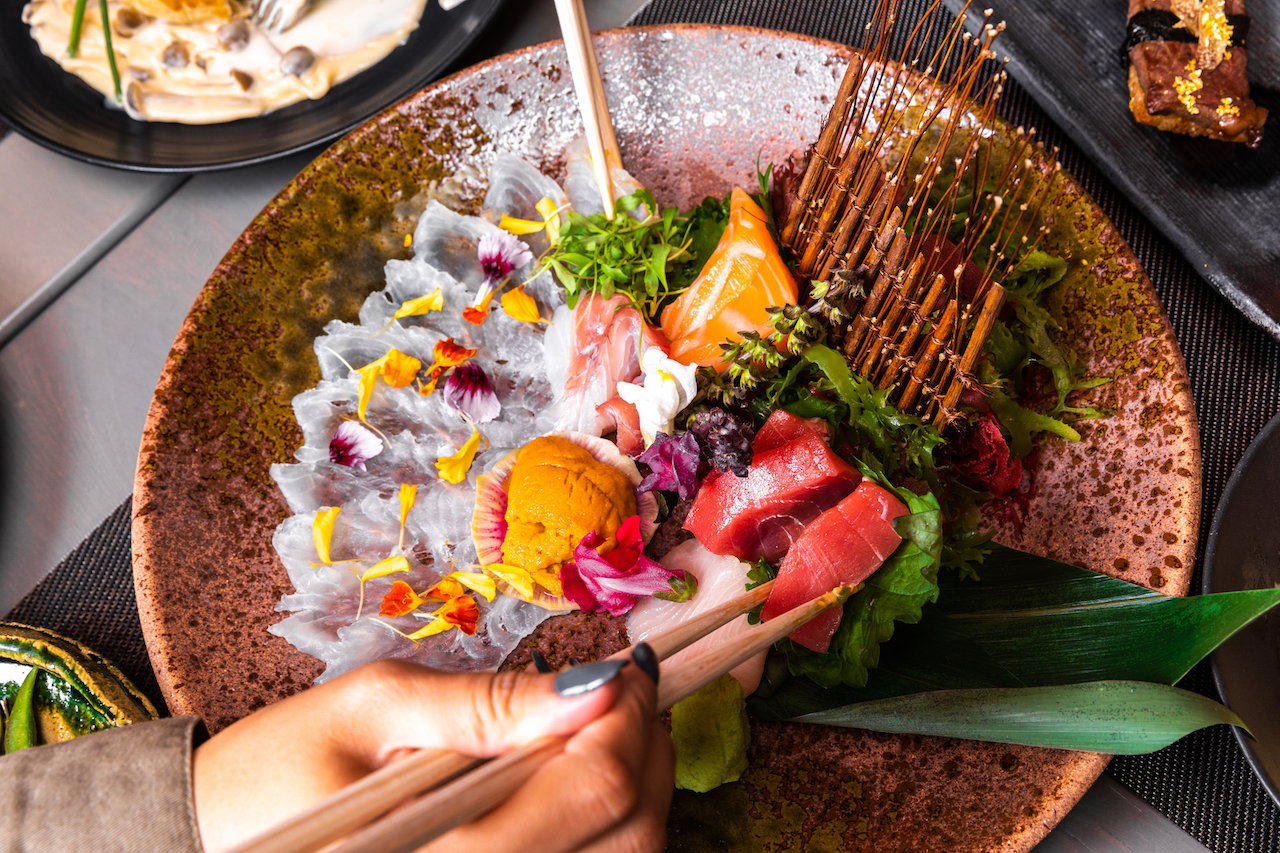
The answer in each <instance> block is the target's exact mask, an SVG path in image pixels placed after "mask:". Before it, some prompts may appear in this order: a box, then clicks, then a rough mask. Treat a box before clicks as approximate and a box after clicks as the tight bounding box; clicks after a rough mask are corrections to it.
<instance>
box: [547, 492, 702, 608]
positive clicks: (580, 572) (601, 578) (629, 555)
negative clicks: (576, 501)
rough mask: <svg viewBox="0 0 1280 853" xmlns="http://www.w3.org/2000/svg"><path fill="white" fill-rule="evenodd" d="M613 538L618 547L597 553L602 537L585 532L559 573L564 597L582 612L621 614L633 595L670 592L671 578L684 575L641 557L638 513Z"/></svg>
mask: <svg viewBox="0 0 1280 853" xmlns="http://www.w3.org/2000/svg"><path fill="white" fill-rule="evenodd" d="M617 537H618V547H617V548H614V549H613V550H611V551H606V552H605V553H604V554H601V553H600V552H599V551H598V550H597V548H598V547H599V546H600V545H601V544H602V543H603V540H602V539H601V537H600V536H598V535H597V534H596V533H595V531H592V532H591V533H588V534H587V535H586V536H584V537H583V538H582V541H581V542H580V543H579V544H578V546H577V547H576V548H574V550H573V561H572V562H569V563H566V564H565V565H564V568H563V569H562V571H561V573H560V580H561V582H562V583H563V585H564V594H565V596H566V597H567V598H569V599H570V600H571V601H573V602H574V603H575V604H577V605H578V606H579V607H580V608H582V610H584V611H587V612H608V613H611V614H612V615H614V616H621V615H622V614H624V613H626V612H627V611H628V610H630V609H631V608H632V607H633V606H634V605H635V603H636V599H637V598H640V597H641V596H647V595H653V594H654V593H655V592H664V591H670V590H671V578H673V577H678V578H683V577H684V572H682V571H679V570H675V571H672V570H669V569H666V568H664V567H663V566H662V564H660V563H657V562H654V561H653V560H650V559H649V558H648V557H646V556H644V552H643V550H641V549H642V548H643V543H642V542H641V540H640V519H639V517H638V516H632V517H631V518H628V519H627V520H626V521H624V522H623V523H622V526H621V527H619V528H618V534H617Z"/></svg>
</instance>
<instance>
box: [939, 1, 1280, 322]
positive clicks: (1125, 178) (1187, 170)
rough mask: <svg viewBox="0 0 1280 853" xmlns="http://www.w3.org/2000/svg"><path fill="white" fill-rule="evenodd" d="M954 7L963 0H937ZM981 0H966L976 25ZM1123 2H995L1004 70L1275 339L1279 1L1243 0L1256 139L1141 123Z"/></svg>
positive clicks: (1279, 251) (1279, 291)
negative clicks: (1257, 117)
mask: <svg viewBox="0 0 1280 853" xmlns="http://www.w3.org/2000/svg"><path fill="white" fill-rule="evenodd" d="M946 5H947V8H949V9H951V10H952V11H956V10H958V9H959V8H960V6H961V5H963V0H947V4H946ZM983 8H984V7H983V5H982V4H973V5H970V6H969V22H970V25H971V26H972V25H975V24H976V21H977V19H978V18H979V17H980V14H981V9H983ZM1126 8H1127V7H1126V4H1124V3H1120V2H1116V0H1074V2H1071V3H1013V2H1007V3H1002V4H999V5H996V7H995V14H996V17H997V18H1001V17H1004V18H1005V19H1006V23H1007V24H1008V29H1007V30H1006V31H1005V33H1004V34H1003V35H1002V36H1001V37H1000V40H999V41H998V42H997V43H996V47H997V50H998V51H999V52H1000V54H1001V55H1002V56H1005V55H1007V56H1008V57H1009V58H1010V66H1009V70H1010V72H1011V73H1012V74H1013V76H1014V77H1015V78H1016V79H1017V81H1018V83H1019V84H1021V85H1022V86H1023V87H1024V88H1026V89H1027V91H1028V92H1030V93H1031V95H1032V96H1033V97H1034V98H1035V99H1036V101H1037V102H1038V103H1039V104H1040V106H1041V107H1043V108H1044V110H1045V112H1047V113H1048V114H1049V117H1050V118H1052V119H1053V120H1054V121H1055V122H1056V123H1057V124H1058V126H1059V127H1061V128H1062V129H1063V130H1064V131H1066V132H1067V134H1068V135H1070V137H1071V139H1072V141H1074V142H1075V143H1076V145H1078V146H1080V148H1081V150H1083V151H1084V152H1085V154H1087V155H1088V157H1089V160H1090V161H1091V162H1092V163H1094V164H1096V165H1097V166H1098V167H1099V168H1100V169H1101V170H1102V171H1103V172H1104V173H1105V174H1106V176H1107V177H1108V178H1109V179H1110V180H1111V182H1112V183H1113V184H1115V185H1116V186H1117V187H1119V188H1120V190H1121V191H1122V192H1123V193H1124V194H1125V195H1126V196H1128V198H1129V200H1130V201H1131V202H1133V204H1134V205H1135V206H1136V207H1137V208H1138V209H1139V210H1140V211H1142V214H1143V215H1144V216H1146V217H1147V219H1149V220H1150V221H1151V222H1152V224H1154V225H1155V226H1156V228H1158V229H1159V230H1160V231H1161V232H1163V234H1164V235H1165V237H1167V238H1168V239H1169V241H1170V242H1171V243H1173V245H1174V247H1175V248H1177V250H1178V251H1179V252H1181V253H1182V254H1183V256H1184V257H1186V259H1187V261H1188V262H1189V263H1190V264H1191V266H1192V267H1193V268H1194V269H1195V270H1196V272H1198V273H1199V274H1200V275H1202V276H1203V277H1204V279H1205V281H1207V282H1209V284H1210V285H1212V286H1213V287H1214V288H1215V289H1217V290H1218V292H1219V293H1221V294H1222V295H1223V296H1224V297H1226V299H1227V301H1229V302H1230V303H1231V304H1232V305H1234V306H1235V307H1236V309H1238V310H1239V311H1240V312H1241V313H1243V314H1244V315H1245V316H1246V317H1248V318H1249V319H1250V320H1251V321H1253V322H1254V323H1257V324H1258V325H1259V326H1261V327H1262V328H1264V329H1266V330H1267V332H1269V333H1270V334H1271V335H1272V337H1275V338H1277V339H1280V288H1277V287H1276V286H1275V285H1276V268H1277V265H1278V264H1280V4H1277V3H1274V2H1269V0H1251V2H1249V3H1248V4H1247V8H1248V11H1249V14H1250V16H1251V17H1252V24H1251V26H1250V27H1249V34H1248V45H1249V78H1250V80H1251V82H1252V87H1251V94H1252V97H1253V99H1254V100H1255V101H1256V102H1257V103H1258V104H1260V105H1262V106H1264V107H1267V108H1268V109H1270V110H1271V117H1270V118H1269V119H1268V120H1267V125H1266V128H1265V135H1264V137H1263V142H1262V145H1261V146H1260V147H1259V148H1257V149H1250V148H1247V147H1245V146H1244V145H1233V144H1230V143H1225V142H1214V141H1212V140H1206V139H1193V138H1191V137H1188V136H1180V135H1178V134H1176V133H1162V132H1161V131H1158V130H1156V129H1155V128H1152V127H1146V126H1144V125H1140V124H1138V123H1137V122H1135V121H1134V120H1133V116H1132V115H1131V114H1130V112H1129V87H1128V78H1127V74H1128V61H1127V59H1124V60H1122V59H1121V51H1120V45H1121V43H1122V42H1123V41H1124V38H1125V24H1126V21H1127V13H1126Z"/></svg>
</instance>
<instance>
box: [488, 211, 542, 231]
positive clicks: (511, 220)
mask: <svg viewBox="0 0 1280 853" xmlns="http://www.w3.org/2000/svg"><path fill="white" fill-rule="evenodd" d="M498 227H499V228H501V229H502V230H503V231H510V232H511V233H512V234H532V233H534V232H535V231H541V230H542V229H543V228H546V227H547V223H545V222H534V221H533V220H532V219H517V218H516V217H514V216H507V214H505V213H504V214H502V218H501V219H499V220H498Z"/></svg>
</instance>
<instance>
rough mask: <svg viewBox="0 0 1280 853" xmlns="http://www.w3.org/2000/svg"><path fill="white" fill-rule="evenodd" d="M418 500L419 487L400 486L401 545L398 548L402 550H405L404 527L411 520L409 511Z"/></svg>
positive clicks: (409, 484)
mask: <svg viewBox="0 0 1280 853" xmlns="http://www.w3.org/2000/svg"><path fill="white" fill-rule="evenodd" d="M417 499H418V487H417V486H416V485H414V484H412V483H401V484H400V543H399V545H398V546H397V547H398V548H399V549H400V550H402V551H403V550H404V525H405V522H406V521H408V520H409V510H411V509H413V503H414V501H416V500H417Z"/></svg>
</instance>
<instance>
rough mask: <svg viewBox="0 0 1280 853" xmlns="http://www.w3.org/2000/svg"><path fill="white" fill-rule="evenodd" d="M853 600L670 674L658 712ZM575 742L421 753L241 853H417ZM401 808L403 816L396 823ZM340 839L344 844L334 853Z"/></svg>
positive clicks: (749, 604)
mask: <svg viewBox="0 0 1280 853" xmlns="http://www.w3.org/2000/svg"><path fill="white" fill-rule="evenodd" d="M772 586H773V582H772V581H770V582H769V583H767V584H764V585H762V586H758V587H756V588H755V589H752V590H749V591H747V592H746V593H744V594H743V595H740V596H738V597H737V598H734V599H732V600H730V601H727V602H725V603H723V604H721V605H719V606H717V607H715V608H712V609H711V610H708V611H707V612H706V613H704V614H702V615H701V616H699V617H697V618H695V619H692V620H690V621H689V622H686V623H685V624H683V625H679V626H677V627H675V628H672V629H671V630H669V631H664V632H662V633H661V634H658V635H655V636H653V637H649V638H647V639H646V642H647V643H648V644H649V646H650V648H652V649H653V652H654V655H655V656H656V657H657V658H658V659H659V660H664V659H666V658H669V657H671V656H672V655H674V654H675V653H676V652H678V651H680V650H681V649H684V648H686V647H688V646H690V645H692V644H693V643H694V642H696V641H697V640H699V639H701V638H703V637H705V636H707V635H708V634H711V633H712V632H714V631H715V630H716V629H718V628H720V627H722V626H724V625H726V624H728V623H729V622H731V621H733V619H734V618H736V617H737V616H739V615H741V614H743V613H745V612H747V611H748V610H751V609H752V608H753V607H755V606H757V605H759V604H761V603H763V602H764V600H765V599H766V598H767V597H768V595H769V590H770V589H771V588H772ZM849 592H850V590H848V589H847V588H838V589H834V590H831V591H830V592H826V593H823V594H822V595H820V596H818V597H817V598H815V599H813V600H812V601H809V602H807V603H805V604H802V605H800V606H799V607H796V608H795V609H793V610H791V611H789V612H787V613H785V614H783V615H782V616H779V617H777V618H775V619H771V620H769V621H768V622H761V623H759V624H757V625H754V626H752V627H751V628H750V629H748V630H747V631H746V632H744V633H743V634H742V635H740V637H739V638H738V639H737V640H736V641H735V642H734V643H733V644H727V645H723V646H721V647H719V648H717V649H715V650H714V651H712V652H709V653H707V654H705V655H702V656H699V657H697V658H694V659H691V660H688V661H682V662H680V664H679V665H677V666H674V667H672V668H671V669H668V670H664V671H663V672H662V678H661V681H660V684H659V688H658V709H659V710H660V711H664V710H666V709H668V708H670V707H671V706H672V705H674V704H675V703H676V702H679V701H680V700H681V699H683V698H685V697H686V696H689V695H690V694H692V693H693V692H694V691H696V690H698V688H700V687H702V686H704V685H706V684H708V683H710V682H712V681H714V680H715V679H716V678H718V677H719V676H720V675H722V674H724V673H726V672H728V671H729V670H731V669H733V668H734V667H736V666H737V665H738V664H740V663H742V662H744V661H746V660H747V659H748V658H750V657H752V656H753V655H755V654H756V653H758V652H761V651H763V650H765V649H767V648H769V647H770V646H772V645H773V644H774V643H776V642H777V641H778V640H780V639H782V638H783V637H785V636H787V635H788V634H790V633H791V632H792V631H794V630H795V629H796V628H798V627H800V626H801V625H803V624H804V623H806V622H808V621H809V620H810V619H812V618H813V617H815V616H817V615H818V614H819V613H821V612H822V611H824V610H826V609H827V608H828V607H832V606H834V605H836V604H839V603H841V602H843V601H844V600H845V598H847V597H848V594H849ZM631 651H632V650H631V648H628V649H624V650H623V651H621V652H618V653H617V654H615V655H611V656H610V657H611V658H627V659H629V658H630V655H631ZM569 737H570V736H552V737H545V738H541V739H539V740H535V741H533V742H531V743H529V744H527V745H525V746H523V747H521V748H519V749H516V750H514V751H512V752H509V753H507V754H505V755H502V756H499V757H497V758H493V759H480V758H474V757H472V756H467V755H460V754H458V753H454V752H448V751H446V750H430V749H424V750H420V751H418V752H415V753H413V754H411V755H409V756H407V757H405V758H402V759H400V760H397V761H395V762H393V763H391V764H388V765H387V766H385V767H382V768H380V769H379V770H377V771H375V772H373V773H371V774H369V775H368V776H366V777H365V778H363V779H361V780H360V781H359V782H356V783H355V784H353V785H350V786H348V787H347V788H345V789H343V790H342V791H339V792H338V793H337V794H335V795H334V796H332V797H330V798H329V799H327V800H325V801H323V802H321V803H319V804H317V805H315V806H313V807H312V808H310V809H308V810H307V811H305V812H303V813H301V814H299V815H297V816H295V817H293V818H290V819H289V820H287V821H284V822H283V823H281V824H279V825H277V826H275V827H273V828H272V829H269V830H267V831H266V832H264V833H263V834H261V835H259V836H257V837H256V838H253V839H251V840H249V841H248V842H246V843H244V844H242V845H240V846H239V847H237V848H235V853H308V852H309V851H314V850H320V849H322V848H325V849H326V853H374V851H377V853H393V851H410V850H416V849H417V848H418V847H420V846H422V845H423V844H426V843H427V842H428V841H431V840H432V839H434V838H438V837H439V836H441V835H443V834H444V833H446V832H448V831H449V830H451V829H453V828H455V827H457V826H460V825H462V824H464V823H467V822H469V821H471V820H474V819H476V818H478V817H480V816H481V815H483V814H485V813H486V812H488V811H490V810H491V809H493V808H494V807H495V806H498V805H500V804H501V803H502V802H503V801H504V800H506V799H507V798H508V797H510V796H511V795H512V794H513V793H515V791H516V790H518V789H519V788H520V787H521V786H522V785H523V784H524V783H525V782H526V781H527V780H528V779H529V778H530V777H531V776H532V775H533V774H534V772H536V771H537V769H538V768H539V767H541V766H542V765H543V764H544V763H545V762H546V761H548V760H549V759H551V758H552V757H554V756H556V755H558V754H559V753H560V752H561V751H563V749H564V745H565V743H566V741H567V740H568V738H569ZM424 792H426V793H424ZM392 808H394V809H395V810H394V811H390V813H389V814H388V811H389V810H391V809H392ZM344 836H345V838H344ZM339 839H343V840H341V841H339V842H338V843H337V844H336V845H334V846H333V847H327V845H330V844H333V843H334V842H335V841H338V840H339Z"/></svg>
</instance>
